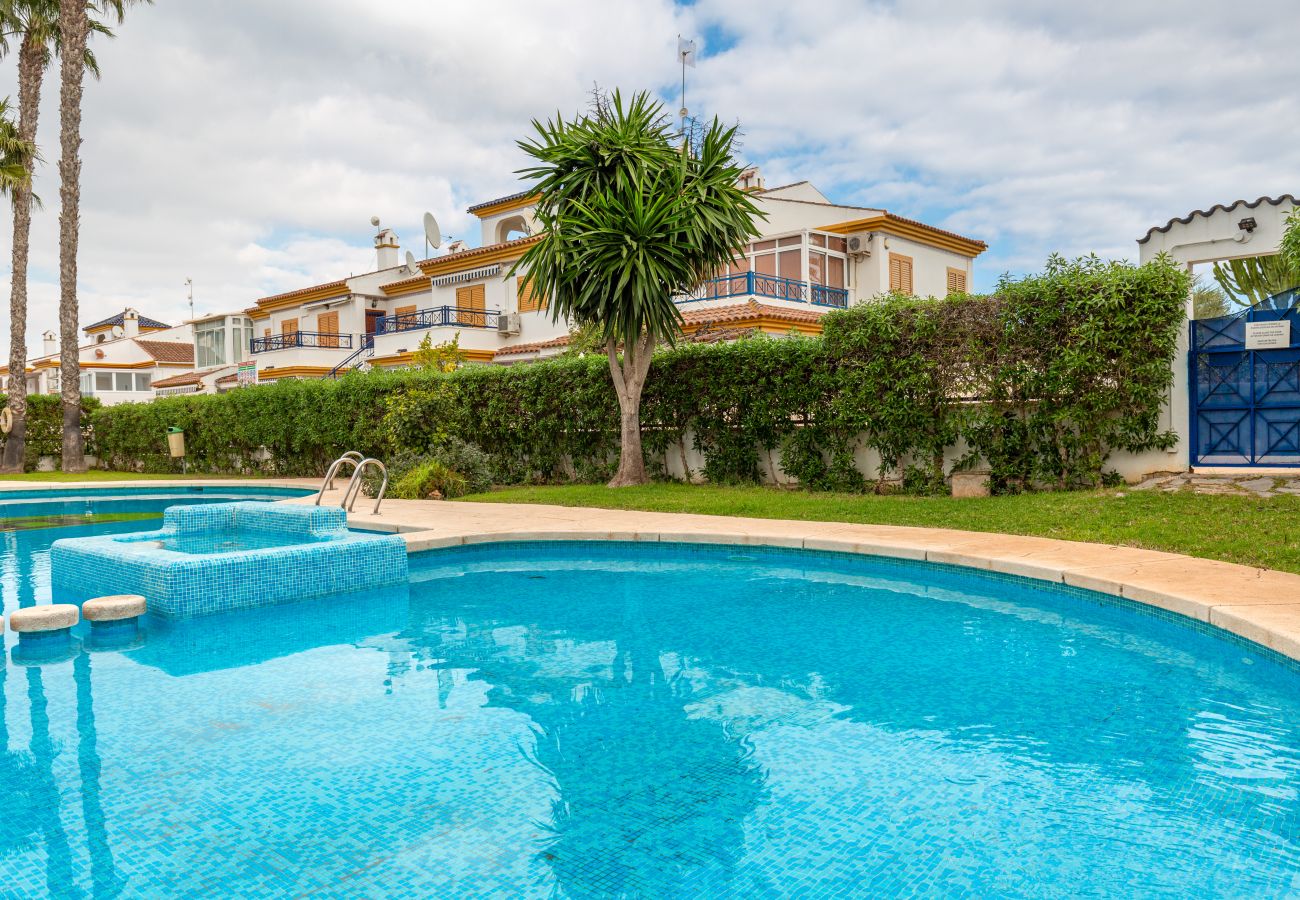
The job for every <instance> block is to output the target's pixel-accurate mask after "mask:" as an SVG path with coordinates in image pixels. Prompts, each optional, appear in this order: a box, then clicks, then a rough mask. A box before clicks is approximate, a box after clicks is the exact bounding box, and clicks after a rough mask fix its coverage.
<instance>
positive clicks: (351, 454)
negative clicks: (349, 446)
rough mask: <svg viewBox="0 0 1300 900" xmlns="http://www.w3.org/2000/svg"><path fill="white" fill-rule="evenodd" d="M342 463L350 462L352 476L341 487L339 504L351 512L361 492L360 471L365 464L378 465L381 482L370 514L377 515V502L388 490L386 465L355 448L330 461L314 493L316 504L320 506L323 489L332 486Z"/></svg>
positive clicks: (378, 502) (382, 498)
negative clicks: (341, 494) (341, 495)
mask: <svg viewBox="0 0 1300 900" xmlns="http://www.w3.org/2000/svg"><path fill="white" fill-rule="evenodd" d="M344 463H351V464H352V478H351V479H350V480H349V481H348V486H347V487H346V488H344V489H343V502H341V503H340V504H339V506H341V507H343V508H344V509H346V510H347V511H348V512H352V507H354V506H356V504H357V497H358V496H360V494H361V473H362V471H363V470H364V469H365V468H366V466H370V465H375V466H379V471H380V473H381V474H382V475H383V476H384V480H383V483H381V484H380V485H379V493H378V495H376V497H375V508H374V510H373V512H372V515H376V516H377V515H379V504H380V503H382V502H383V500H384V492H385V491H386V490H388V467H387V466H385V465H384V464H383V463H381V462H380V461H379V460H377V459H375V458H374V457H373V456H366V457H363V456H362V455H361V454H360V453H358V452H357V451H356V450H349V451H348V452H347V453H344V454H343V455H342V456H340V457H339V458H338V459H336V460H334V462H332V463H330V467H329V470H328V471H327V472H326V473H325V478H324V480H323V481H321V483H320V491H319V492H318V493H317V494H316V505H317V506H320V501H321V498H322V497H324V496H325V491H326V490H327V489H328V488H331V487H333V486H334V475H335V473H337V472H338V469H339V466H341V465H343V464H344Z"/></svg>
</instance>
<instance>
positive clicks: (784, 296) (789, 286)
mask: <svg viewBox="0 0 1300 900" xmlns="http://www.w3.org/2000/svg"><path fill="white" fill-rule="evenodd" d="M729 297H769V298H771V299H773V300H790V301H793V302H795V303H811V304H813V305H814V306H832V307H836V308H838V309H843V308H845V307H846V306H848V305H849V292H848V289H847V288H836V287H827V286H826V285H823V284H811V285H810V284H808V282H806V281H797V280H796V279H794V278H781V277H780V276H778V275H764V274H762V273H760V272H738V273H737V274H735V275H723V276H721V277H718V278H711V279H709V280H708V281H706V282H704V283H703V284H702V285H700V286H699V287H698V288H696V289H695V290H694V291H692V292H691V293H690V294H688V295H687V296H685V297H679V298H678V299H677V302H678V303H695V302H697V301H700V300H725V299H727V298H729Z"/></svg>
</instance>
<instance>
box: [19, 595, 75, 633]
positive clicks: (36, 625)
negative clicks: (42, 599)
mask: <svg viewBox="0 0 1300 900" xmlns="http://www.w3.org/2000/svg"><path fill="white" fill-rule="evenodd" d="M80 620H81V616H80V613H79V612H78V611H77V607H76V606H75V605H73V604H71V603H44V604H41V605H40V606H28V607H25V608H23V609H17V610H14V611H13V612H11V613H10V614H9V628H10V629H12V630H13V631H16V632H18V636H19V638H20V639H21V638H23V637H26V636H27V635H39V634H46V633H49V632H57V631H66V630H68V629H69V628H71V627H72V626H73V625H76V624H77V622H79V621H80Z"/></svg>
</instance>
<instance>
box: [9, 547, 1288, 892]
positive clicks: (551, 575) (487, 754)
mask: <svg viewBox="0 0 1300 900" xmlns="http://www.w3.org/2000/svg"><path fill="white" fill-rule="evenodd" d="M105 527H107V526H105ZM39 534H40V532H29V533H24V534H22V535H18V536H15V537H27V538H28V539H30V538H31V536H32V535H39ZM11 571H12V570H11V568H10V567H8V566H6V567H5V569H4V572H5V575H4V578H5V585H6V587H5V603H6V610H7V611H8V610H9V609H12V606H11V605H10V604H11V601H12V600H13V599H14V588H13V587H12V586H11V585H10V581H9V579H10V573H11ZM19 596H20V597H21V595H19ZM12 640H13V639H12V636H11V635H9V636H7V637H6V641H7V643H8V644H9V646H12ZM3 675H4V679H5V681H4V684H3V686H2V687H3V691H2V693H3V697H4V704H3V706H2V707H0V712H2V713H3V718H2V719H0V729H2V730H3V734H0V747H4V748H7V750H8V752H7V753H5V754H4V755H3V757H0V884H5V885H7V886H8V887H9V889H10V890H12V891H14V892H15V893H16V895H18V896H46V895H49V894H50V893H52V892H54V893H56V894H57V891H52V889H58V890H63V891H65V893H77V894H87V895H88V894H92V893H95V892H100V893H105V894H107V893H109V892H110V889H111V888H114V887H115V886H116V887H121V888H122V895H123V896H157V895H166V896H181V895H219V896H250V897H253V896H286V895H288V896H297V895H307V894H310V895H312V896H331V897H334V896H370V897H426V896H438V897H461V896H503V897H570V898H572V897H583V898H587V897H655V898H662V897H709V898H712V897H788V896H801V897H821V896H894V895H898V894H909V893H923V894H940V895H945V896H992V895H996V896H1042V895H1056V896H1060V895H1089V894H1092V895H1099V896H1133V895H1135V894H1170V895H1179V896H1187V895H1195V894H1199V895H1203V896H1215V897H1220V896H1241V897H1262V896H1281V895H1285V894H1287V893H1288V892H1295V891H1296V890H1297V889H1298V888H1300V881H1298V880H1297V876H1298V874H1300V690H1297V688H1298V687H1300V673H1298V672H1297V667H1296V666H1295V665H1294V664H1292V663H1289V662H1286V661H1283V660H1281V659H1280V658H1278V657H1276V656H1274V655H1272V654H1270V653H1268V652H1267V651H1263V650H1262V649H1260V648H1258V647H1254V646H1253V645H1247V644H1245V643H1242V642H1240V641H1237V640H1235V639H1230V638H1227V637H1225V636H1223V635H1222V634H1220V633H1218V632H1211V631H1210V630H1209V629H1208V628H1204V627H1200V626H1193V625H1191V624H1190V623H1189V622H1188V621H1187V620H1183V619H1176V618H1175V617H1174V616H1172V615H1168V614H1164V613H1159V612H1156V611H1152V610H1145V609H1138V608H1135V607H1133V606H1132V605H1131V604H1126V603H1125V602H1124V601H1117V600H1110V599H1108V598H1104V597H1102V596H1101V595H1097V594H1091V593H1089V592H1085V591H1081V590H1075V589H1071V588H1064V587H1055V586H1054V587H1047V586H1044V585H1042V584H1041V583H1037V582H1032V581H1029V580H1026V579H1020V578H1015V577H1011V576H998V575H992V574H989V573H983V572H972V571H969V570H960V569H955V568H949V567H943V566H935V565H929V564H924V563H913V562H904V561H892V560H882V559H875V558H858V557H849V556H842V555H836V554H830V553H814V552H806V551H785V550H766V549H756V548H753V547H745V548H737V547H725V546H715V545H689V546H688V545H674V544H622V543H612V544H595V543H571V544H556V543H516V544H501V545H480V546H474V547H465V548H457V549H453V550H445V551H436V552H432V553H426V554H420V555H418V556H415V557H412V560H411V581H410V585H409V588H401V589H398V590H393V591H388V592H383V593H379V594H376V595H373V596H369V597H350V598H339V599H338V600H337V601H335V602H330V603H311V604H297V605H292V606H282V607H275V608H269V609H260V610H250V611H245V612H241V613H231V614H225V615H222V616H218V617H213V618H207V619H201V620H194V621H192V622H184V623H177V624H175V625H168V626H166V627H163V626H162V625H159V624H156V623H155V624H151V625H150V627H149V633H148V636H147V639H146V641H145V643H144V645H143V646H141V647H140V648H139V649H136V650H132V651H130V652H125V653H95V654H85V653H83V654H81V655H79V656H77V657H76V658H75V659H73V660H72V661H70V662H65V663H60V664H57V665H46V666H40V667H26V668H24V667H17V666H15V665H13V664H12V663H8V664H7V665H6V667H5V670H4V672H3ZM69 885H71V886H75V890H72V891H68V890H67V888H68V886H69Z"/></svg>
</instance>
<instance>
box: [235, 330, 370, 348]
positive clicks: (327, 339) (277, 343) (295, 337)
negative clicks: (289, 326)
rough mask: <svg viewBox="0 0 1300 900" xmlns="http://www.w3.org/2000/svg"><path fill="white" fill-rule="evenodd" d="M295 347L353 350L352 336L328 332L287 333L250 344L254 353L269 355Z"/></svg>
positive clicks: (250, 342) (259, 338)
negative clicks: (274, 351)
mask: <svg viewBox="0 0 1300 900" xmlns="http://www.w3.org/2000/svg"><path fill="white" fill-rule="evenodd" d="M294 347H308V348H318V349H321V350H351V349H352V335H350V334H334V333H331V332H328V331H286V332H284V333H283V334H271V335H267V336H266V337H255V338H253V339H252V340H251V341H249V342H248V349H249V350H250V351H251V352H253V353H269V352H271V351H272V350H288V349H291V348H294Z"/></svg>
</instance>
